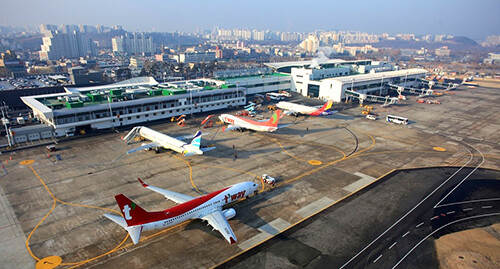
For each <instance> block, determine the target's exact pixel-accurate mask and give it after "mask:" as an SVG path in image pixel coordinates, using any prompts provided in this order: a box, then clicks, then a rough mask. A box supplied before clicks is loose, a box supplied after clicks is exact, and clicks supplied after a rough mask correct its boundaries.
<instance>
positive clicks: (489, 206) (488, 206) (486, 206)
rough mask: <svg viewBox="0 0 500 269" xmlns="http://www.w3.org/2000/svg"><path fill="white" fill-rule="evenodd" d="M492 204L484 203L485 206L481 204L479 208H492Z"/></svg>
mask: <svg viewBox="0 0 500 269" xmlns="http://www.w3.org/2000/svg"><path fill="white" fill-rule="evenodd" d="M492 207H493V206H491V205H485V206H482V207H481V208H492Z"/></svg>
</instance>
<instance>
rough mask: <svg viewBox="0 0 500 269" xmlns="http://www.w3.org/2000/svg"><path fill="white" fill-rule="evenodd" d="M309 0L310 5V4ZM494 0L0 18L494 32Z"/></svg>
mask: <svg viewBox="0 0 500 269" xmlns="http://www.w3.org/2000/svg"><path fill="white" fill-rule="evenodd" d="M312 3H314V4H312ZM499 14H500V0H416V1H410V0H386V1H377V0H353V1H349V0H341V1H335V0H330V1H307V0H302V1H295V0H288V1H281V0H280V1H273V0H248V1H242V0H206V1H203V0H198V1H196V0H180V1H179V0H177V1H169V0H163V1H162V0H136V1H131V0H47V1H42V0H31V1H29V0H0V25H11V26H24V25H38V24H42V23H46V24H57V25H59V24H89V25H96V24H102V25H108V26H111V25H122V26H123V27H124V29H126V30H130V31H136V30H144V31H152V30H153V31H167V32H173V31H176V30H177V31H186V32H187V31H189V32H192V31H194V30H196V28H197V27H203V28H204V29H212V27H214V26H216V25H219V26H221V27H223V28H247V29H270V30H280V31H298V32H308V31H313V30H320V29H321V30H359V31H364V32H370V33H383V32H388V33H390V34H396V33H415V34H427V33H429V34H451V35H463V36H468V37H470V38H473V39H484V38H485V37H486V36H487V35H500V16H499Z"/></svg>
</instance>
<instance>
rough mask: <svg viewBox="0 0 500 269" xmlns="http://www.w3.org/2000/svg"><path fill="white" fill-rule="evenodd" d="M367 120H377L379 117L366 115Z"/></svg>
mask: <svg viewBox="0 0 500 269" xmlns="http://www.w3.org/2000/svg"><path fill="white" fill-rule="evenodd" d="M366 118H367V119H369V120H377V116H375V115H372V114H368V115H366Z"/></svg>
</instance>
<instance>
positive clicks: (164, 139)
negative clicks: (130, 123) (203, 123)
mask: <svg viewBox="0 0 500 269" xmlns="http://www.w3.org/2000/svg"><path fill="white" fill-rule="evenodd" d="M139 135H140V136H142V137H144V138H146V139H148V140H151V141H154V142H157V143H158V144H160V145H162V146H163V147H164V148H167V149H171V150H173V151H176V152H179V153H185V152H186V151H194V152H195V154H203V151H201V150H199V149H196V148H193V147H189V144H188V143H186V142H184V141H181V140H178V139H175V138H173V137H171V136H168V135H166V134H162V133H160V132H157V131H155V130H153V129H150V128H148V127H144V126H143V127H141V129H140V130H139ZM188 148H189V149H188Z"/></svg>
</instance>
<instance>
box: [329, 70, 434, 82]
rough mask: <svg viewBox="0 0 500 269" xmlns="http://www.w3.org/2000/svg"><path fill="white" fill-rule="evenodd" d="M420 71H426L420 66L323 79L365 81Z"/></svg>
mask: <svg viewBox="0 0 500 269" xmlns="http://www.w3.org/2000/svg"><path fill="white" fill-rule="evenodd" d="M422 73H424V74H425V73H427V71H426V70H425V69H420V68H414V69H403V70H396V71H386V72H379V73H373V74H361V75H352V76H345V77H334V78H326V79H324V80H335V81H339V82H341V83H347V82H352V81H354V82H356V81H367V80H375V79H382V78H392V77H400V76H405V75H418V74H422Z"/></svg>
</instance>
